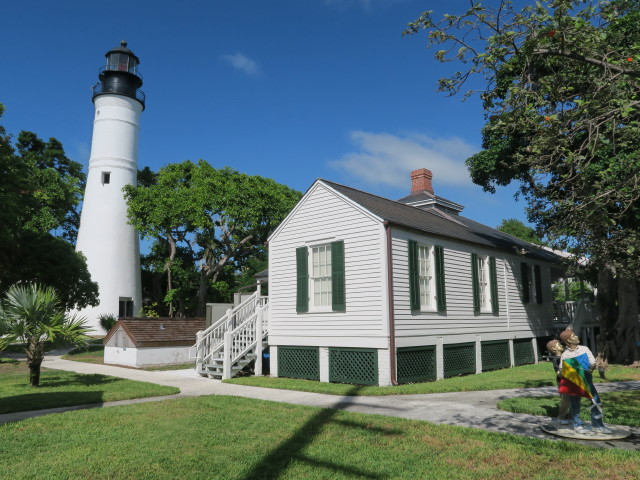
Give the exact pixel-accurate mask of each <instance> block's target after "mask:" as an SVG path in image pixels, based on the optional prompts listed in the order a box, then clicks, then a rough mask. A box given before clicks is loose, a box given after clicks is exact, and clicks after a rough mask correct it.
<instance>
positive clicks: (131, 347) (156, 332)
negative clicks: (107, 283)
mask: <svg viewBox="0 0 640 480" xmlns="http://www.w3.org/2000/svg"><path fill="white" fill-rule="evenodd" d="M205 328H206V320H205V319H204V318H121V319H119V320H118V322H117V323H116V324H115V325H114V327H113V328H112V329H111V330H109V332H108V333H107V335H106V337H104V341H103V343H104V363H111V364H116V365H126V366H130V367H145V366H149V365H175V364H180V363H186V362H189V361H190V360H189V348H190V347H191V346H192V345H193V344H194V343H195V342H196V334H197V332H198V331H200V330H204V329H205Z"/></svg>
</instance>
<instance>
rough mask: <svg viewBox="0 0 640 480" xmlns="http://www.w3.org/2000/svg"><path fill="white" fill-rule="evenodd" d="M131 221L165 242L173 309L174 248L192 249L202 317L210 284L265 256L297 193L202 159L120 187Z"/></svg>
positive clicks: (295, 199)
mask: <svg viewBox="0 0 640 480" xmlns="http://www.w3.org/2000/svg"><path fill="white" fill-rule="evenodd" d="M124 192H125V198H126V199H127V202H128V204H129V219H130V222H131V223H132V225H134V226H135V228H136V229H137V230H138V231H139V232H140V233H141V235H143V236H144V237H147V238H156V239H159V240H160V241H161V242H163V243H164V244H165V245H167V254H166V264H165V267H164V269H165V272H166V273H167V287H168V289H167V290H168V293H167V297H166V300H167V301H168V303H169V306H170V311H171V313H173V305H172V302H173V298H174V297H173V293H172V292H174V290H175V289H174V285H173V270H172V267H173V266H174V265H175V261H176V256H177V253H178V247H179V246H181V247H183V248H185V249H187V250H188V251H190V252H191V253H192V256H193V258H194V259H195V260H196V263H197V266H198V272H199V286H198V294H197V298H198V307H197V312H196V313H197V315H200V316H203V315H204V313H205V305H206V302H207V297H208V295H209V294H210V292H211V288H212V285H214V284H215V283H216V282H218V281H219V280H220V279H221V278H222V277H223V276H224V274H225V272H228V270H229V269H230V268H231V269H232V270H233V271H238V270H240V269H241V267H242V266H243V265H244V264H245V263H246V261H247V259H249V258H251V257H255V256H256V255H264V252H265V242H266V240H267V236H268V234H269V233H270V232H271V231H272V230H273V229H274V228H275V227H276V226H277V225H278V224H279V223H280V222H281V221H282V220H283V219H284V217H285V216H286V215H287V214H288V212H289V211H290V210H291V208H293V206H294V205H295V204H296V203H297V202H298V200H299V199H300V197H301V194H300V193H299V192H297V191H295V190H293V189H291V188H289V187H287V186H285V185H281V184H278V183H276V182H275V181H273V180H271V179H268V178H263V177H259V176H249V175H245V174H242V173H239V172H237V171H236V170H233V169H231V168H229V167H225V168H220V169H216V168H214V167H212V166H211V165H210V164H209V163H207V162H205V161H203V160H200V161H199V162H198V163H193V162H191V161H185V162H182V163H179V164H171V165H167V166H166V167H163V168H162V169H160V171H159V172H158V176H157V179H156V180H155V183H154V184H152V185H150V186H143V185H138V186H136V187H134V186H127V187H125V189H124Z"/></svg>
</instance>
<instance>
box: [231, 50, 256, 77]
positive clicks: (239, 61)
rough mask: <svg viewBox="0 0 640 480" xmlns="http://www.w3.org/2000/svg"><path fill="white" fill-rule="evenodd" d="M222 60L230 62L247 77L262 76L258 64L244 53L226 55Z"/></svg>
mask: <svg viewBox="0 0 640 480" xmlns="http://www.w3.org/2000/svg"><path fill="white" fill-rule="evenodd" d="M222 58H223V59H225V60H226V61H227V62H229V63H230V64H231V66H232V67H233V68H236V69H238V70H241V71H242V72H244V73H246V74H247V75H250V76H254V75H259V74H260V66H259V65H258V63H257V62H256V61H255V60H252V59H250V58H249V57H247V56H246V55H244V54H242V53H234V54H233V55H224V56H223V57H222Z"/></svg>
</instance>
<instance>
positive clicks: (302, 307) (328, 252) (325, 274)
mask: <svg viewBox="0 0 640 480" xmlns="http://www.w3.org/2000/svg"><path fill="white" fill-rule="evenodd" d="M346 308H347V304H346V290H345V261H344V241H343V240H335V241H333V242H330V243H318V244H316V245H313V244H311V245H308V246H302V247H297V248H296V312H297V313H307V312H344V311H346Z"/></svg>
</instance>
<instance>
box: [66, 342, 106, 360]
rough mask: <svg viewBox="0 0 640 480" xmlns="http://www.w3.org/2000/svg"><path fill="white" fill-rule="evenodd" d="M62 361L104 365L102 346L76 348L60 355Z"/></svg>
mask: <svg viewBox="0 0 640 480" xmlns="http://www.w3.org/2000/svg"><path fill="white" fill-rule="evenodd" d="M61 358H63V359H64V360H74V361H76V362H85V363H99V364H104V345H90V346H88V347H87V348H76V349H74V350H71V351H70V352H69V353H66V354H64V355H62V357H61Z"/></svg>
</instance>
